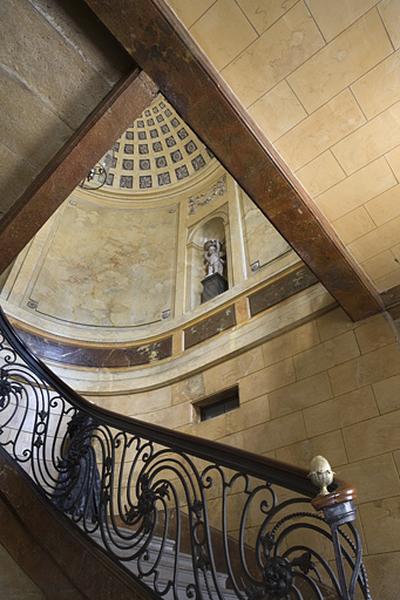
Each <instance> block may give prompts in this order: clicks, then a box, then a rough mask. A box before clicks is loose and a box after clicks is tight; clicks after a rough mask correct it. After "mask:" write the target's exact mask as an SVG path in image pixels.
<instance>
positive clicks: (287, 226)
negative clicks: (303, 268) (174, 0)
mask: <svg viewBox="0 0 400 600" xmlns="http://www.w3.org/2000/svg"><path fill="white" fill-rule="evenodd" d="M85 1H86V3H87V4H88V6H89V7H90V8H91V9H92V10H93V12H94V13H95V14H96V15H97V17H98V18H99V19H100V20H101V21H102V22H103V23H104V24H105V25H106V26H107V27H108V28H109V30H110V31H111V33H113V35H114V36H115V37H116V38H117V40H118V41H119V42H120V43H121V44H122V46H123V47H124V48H125V49H126V50H127V51H128V52H129V53H130V54H131V56H132V57H133V59H134V60H135V62H136V64H138V65H140V67H141V68H142V69H143V70H145V71H146V73H148V75H149V76H150V77H151V78H152V79H153V81H154V82H155V83H156V84H157V85H158V87H159V88H160V90H161V91H162V93H163V94H164V95H165V96H166V98H167V99H168V100H169V101H170V102H171V103H172V104H173V106H174V107H175V108H176V110H177V111H178V113H180V114H181V116H182V118H183V119H184V120H185V121H186V122H187V123H188V125H190V126H191V127H192V129H193V130H194V131H195V132H196V134H197V135H198V136H199V137H200V138H201V139H202V140H203V141H204V142H205V144H206V145H207V146H208V147H209V148H210V149H211V150H212V151H213V152H214V154H215V155H216V156H217V158H218V159H219V160H220V162H221V163H222V164H223V165H224V166H225V167H226V169H227V170H228V171H229V172H230V173H231V175H232V176H233V177H234V178H235V179H236V180H237V182H238V183H239V184H240V185H241V187H242V188H243V189H244V190H245V192H246V193H247V194H248V195H249V196H250V197H251V198H252V199H253V200H254V202H255V203H256V204H257V205H258V206H259V207H260V209H261V210H262V211H263V212H264V214H265V215H266V216H267V217H268V219H270V221H271V222H272V223H273V225H274V226H275V227H276V228H277V229H278V231H279V232H280V233H281V234H282V235H283V237H284V238H285V239H286V240H287V241H288V242H289V243H290V244H291V245H292V247H293V248H294V249H295V250H296V252H297V253H298V254H299V255H300V256H301V258H302V259H303V260H304V262H305V263H306V264H307V265H308V266H309V268H310V269H311V270H312V271H313V273H314V274H315V275H316V276H317V277H318V279H319V280H320V281H321V282H322V283H323V284H324V285H325V287H326V288H327V289H328V290H329V292H330V293H331V294H332V295H333V296H334V297H335V298H336V299H337V301H338V302H339V303H340V304H341V305H342V306H343V308H344V309H345V311H346V312H347V313H348V314H349V315H350V317H351V318H352V319H353V320H359V319H363V318H365V317H368V316H369V315H372V314H374V313H376V312H378V311H380V310H382V302H381V299H380V297H379V295H378V294H377V292H376V290H375V288H374V287H373V285H372V283H371V282H370V281H369V279H368V278H367V277H366V276H365V275H364V274H363V273H362V272H361V270H360V268H359V267H358V265H357V264H356V263H355V261H354V260H353V259H352V258H351V257H350V256H349V254H348V253H347V251H346V250H345V248H344V247H343V245H342V244H341V242H340V240H339V239H338V237H337V236H336V234H335V233H334V231H333V230H332V228H331V226H330V225H329V223H328V222H327V221H326V220H325V218H324V217H323V215H322V214H321V213H320V212H319V211H318V209H317V207H316V206H315V205H314V204H313V202H312V201H311V199H310V198H309V196H308V194H307V193H306V192H305V190H304V189H303V188H302V187H301V185H300V184H299V182H298V181H297V180H296V179H295V178H294V176H293V175H292V174H291V173H290V171H289V169H288V168H287V166H286V165H285V164H284V163H283V162H282V160H281V159H280V158H279V156H277V154H276V152H275V151H274V149H273V147H272V146H271V144H269V142H268V141H267V140H266V138H265V136H264V135H263V134H262V132H261V131H260V130H259V129H258V128H257V127H256V126H255V124H254V123H253V121H252V120H251V119H250V118H249V116H248V115H247V112H246V111H245V110H244V109H243V107H242V106H241V105H240V104H239V103H238V101H237V100H236V98H235V97H234V95H233V94H232V92H231V91H230V89H229V88H228V86H227V85H226V84H225V82H224V81H223V80H222V78H221V77H220V76H219V75H218V73H217V72H216V71H215V69H214V68H213V67H212V65H211V64H210V63H209V61H208V60H207V58H206V57H205V55H204V54H203V53H202V52H201V50H200V49H199V48H198V46H197V45H196V44H195V43H194V42H193V40H192V38H191V37H190V35H189V34H188V32H187V31H186V30H185V29H184V27H183V26H182V24H181V23H180V22H179V21H178V20H177V18H176V17H175V15H174V14H173V13H172V11H171V10H170V9H169V8H168V6H167V5H166V3H165V2H164V1H163V0H134V1H132V0H85ZM266 60H268V57H266Z"/></svg>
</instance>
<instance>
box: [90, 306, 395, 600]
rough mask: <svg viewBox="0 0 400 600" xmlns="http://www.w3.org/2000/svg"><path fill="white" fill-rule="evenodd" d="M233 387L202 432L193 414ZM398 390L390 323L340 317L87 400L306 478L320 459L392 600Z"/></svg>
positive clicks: (379, 587)
mask: <svg viewBox="0 0 400 600" xmlns="http://www.w3.org/2000/svg"><path fill="white" fill-rule="evenodd" d="M235 384H238V385H239V394H240V407H239V408H238V409H236V410H234V411H232V412H229V413H226V414H224V415H220V416H218V417H215V418H213V419H211V420H208V421H204V422H198V421H197V416H196V411H195V409H194V404H195V403H196V402H197V401H199V400H201V399H202V398H205V397H207V396H209V395H211V394H214V393H216V392H218V391H221V390H223V389H226V388H228V387H230V386H233V385H235ZM399 389H400V350H399V346H398V342H397V332H396V329H395V326H394V325H393V323H392V322H391V321H390V319H389V318H388V317H387V316H386V315H378V316H375V317H372V318H370V319H368V320H366V321H362V322H359V323H352V322H351V321H350V319H349V318H348V317H347V316H346V315H345V313H344V312H343V311H342V310H341V309H338V308H336V309H334V310H332V311H330V312H328V313H327V314H324V315H322V316H320V317H318V318H314V319H313V320H310V321H308V322H306V323H303V324H301V325H300V326H297V327H296V328H294V329H292V330H290V331H288V332H286V333H284V334H282V335H280V336H278V337H275V338H273V339H271V340H269V341H267V342H266V343H264V344H262V345H259V346H257V347H255V348H253V349H251V350H248V351H247V352H244V353H243V354H241V355H239V356H237V357H235V358H233V359H230V360H226V361H224V362H221V363H220V364H218V365H216V366H214V367H212V368H210V369H207V370H204V371H203V372H200V373H197V374H196V375H194V376H192V377H190V378H187V379H183V380H181V381H179V382H177V383H174V384H173V385H170V386H166V387H163V388H160V389H156V390H152V391H147V392H144V393H137V394H131V395H124V396H119V397H116V396H114V397H99V396H92V397H90V399H91V400H92V401H94V402H96V403H98V404H100V405H102V406H104V407H107V408H109V409H111V410H115V411H118V412H122V413H124V414H126V415H130V416H135V417H138V418H140V419H143V420H146V421H150V422H152V423H158V424H162V425H164V426H167V427H171V428H173V429H176V430H179V431H184V432H187V433H190V434H193V435H198V436H200V437H203V438H208V439H213V440H218V441H221V442H224V443H227V444H231V445H233V446H236V447H239V448H244V449H246V450H250V451H253V452H256V453H260V454H263V455H265V456H270V457H274V458H277V459H279V460H282V461H285V462H288V463H292V464H297V465H299V466H302V467H305V468H308V466H309V462H310V459H311V458H312V457H313V456H314V455H316V454H323V455H324V456H326V457H327V458H328V459H329V461H330V462H331V463H332V465H333V466H334V469H335V471H336V473H337V475H338V476H339V477H340V478H341V479H344V480H347V481H350V482H351V483H352V484H354V485H355V486H356V487H357V489H358V495H359V513H358V514H359V524H360V528H361V531H362V535H363V540H364V547H365V552H366V563H367V567H368V571H369V577H370V581H371V586H372V591H373V596H374V597H376V598H379V599H380V600H394V598H395V597H396V594H397V584H398V581H397V578H398V571H399V568H400V433H399V432H400V394H399ZM233 506H234V505H233ZM254 531H256V527H254ZM232 533H234V532H232Z"/></svg>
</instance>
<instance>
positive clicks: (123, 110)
mask: <svg viewBox="0 0 400 600" xmlns="http://www.w3.org/2000/svg"><path fill="white" fill-rule="evenodd" d="M157 93H158V89H157V87H156V86H155V84H154V83H153V82H152V80H151V79H150V78H149V77H148V76H147V75H146V74H145V73H143V72H142V71H140V69H138V68H137V69H136V70H135V71H134V72H132V73H130V74H129V75H127V76H125V77H123V78H122V79H121V80H120V81H119V82H118V83H117V84H116V85H115V86H114V88H113V89H112V90H111V92H110V93H109V94H108V95H107V96H106V97H105V98H104V99H103V100H102V101H101V102H100V104H99V105H98V106H97V107H96V108H95V110H94V111H93V112H92V113H91V114H90V115H89V116H88V117H87V119H86V120H85V121H84V122H83V123H82V125H81V126H80V127H79V129H78V130H77V131H76V132H75V133H74V134H73V135H72V137H71V138H70V139H69V140H68V141H67V142H66V144H65V145H64V146H63V147H62V148H61V150H60V151H59V152H58V153H57V154H56V155H55V156H54V158H53V159H52V160H51V161H50V162H49V163H48V165H47V166H46V167H45V168H44V169H43V171H42V172H41V173H40V174H39V175H38V177H37V178H36V179H35V180H34V181H33V182H32V184H31V185H30V186H29V187H28V188H27V189H26V190H25V192H24V193H23V194H22V196H21V197H20V198H19V199H18V200H17V202H16V203H15V204H14V206H13V207H12V208H11V209H10V211H9V212H8V213H7V214H6V215H5V217H4V218H3V219H2V220H1V222H0V273H1V272H3V271H4V269H6V268H7V266H8V265H9V264H10V263H11V261H12V260H13V259H14V258H15V257H16V256H17V255H18V253H19V252H20V251H21V250H22V249H23V248H24V246H25V245H26V244H27V243H28V242H29V240H30V239H31V238H32V237H33V236H34V235H35V233H37V232H38V230H39V229H40V228H41V227H42V225H44V223H45V222H46V221H47V219H48V218H49V217H50V216H51V215H52V214H53V213H54V211H55V210H56V209H57V208H58V207H59V206H60V204H62V202H63V201H64V200H65V199H66V198H67V197H68V196H69V195H70V193H71V192H72V191H73V190H74V188H75V187H76V186H77V185H78V184H79V182H80V181H82V179H83V178H84V177H85V175H86V174H87V173H88V171H89V169H90V168H91V167H92V166H93V165H94V164H96V162H97V161H98V160H99V159H100V158H101V157H102V156H103V155H104V154H105V153H106V152H107V150H109V149H110V148H111V146H112V145H113V143H114V142H115V140H117V139H118V138H119V137H120V135H121V134H122V133H123V132H124V131H125V130H126V129H127V127H128V125H129V124H130V123H132V121H133V120H134V119H136V118H137V117H138V116H139V115H141V113H142V112H143V110H144V109H145V108H147V107H148V106H149V104H150V103H151V101H152V99H153V98H154V97H155V96H156V95H157Z"/></svg>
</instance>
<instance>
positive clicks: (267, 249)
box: [242, 193, 290, 266]
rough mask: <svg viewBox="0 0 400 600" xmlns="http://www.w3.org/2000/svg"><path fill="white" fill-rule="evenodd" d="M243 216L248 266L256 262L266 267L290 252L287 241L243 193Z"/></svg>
mask: <svg viewBox="0 0 400 600" xmlns="http://www.w3.org/2000/svg"><path fill="white" fill-rule="evenodd" d="M242 214H243V228H244V234H245V242H246V250H247V260H248V266H250V265H251V264H253V263H255V262H256V261H259V263H260V266H262V265H265V264H266V263H269V262H271V260H273V259H274V258H277V257H278V256H280V255H281V254H283V253H284V252H287V251H288V250H290V246H289V244H288V243H287V242H286V240H284V239H283V237H282V236H281V235H280V234H279V233H278V232H277V230H276V229H275V228H274V227H273V226H272V225H271V223H270V222H269V221H268V219H266V218H265V216H264V215H263V214H262V212H261V210H260V209H259V208H257V206H256V205H255V204H254V202H253V201H252V200H250V198H249V197H248V196H246V195H245V194H244V193H242Z"/></svg>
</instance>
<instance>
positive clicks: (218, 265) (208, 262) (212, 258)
mask: <svg viewBox="0 0 400 600" xmlns="http://www.w3.org/2000/svg"><path fill="white" fill-rule="evenodd" d="M224 258H225V253H224V252H223V242H220V241H219V240H207V242H206V243H205V244H204V264H205V267H206V274H207V276H208V275H214V273H218V274H219V275H221V277H223V276H224V266H225V260H224Z"/></svg>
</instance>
